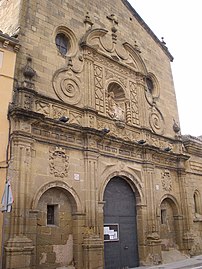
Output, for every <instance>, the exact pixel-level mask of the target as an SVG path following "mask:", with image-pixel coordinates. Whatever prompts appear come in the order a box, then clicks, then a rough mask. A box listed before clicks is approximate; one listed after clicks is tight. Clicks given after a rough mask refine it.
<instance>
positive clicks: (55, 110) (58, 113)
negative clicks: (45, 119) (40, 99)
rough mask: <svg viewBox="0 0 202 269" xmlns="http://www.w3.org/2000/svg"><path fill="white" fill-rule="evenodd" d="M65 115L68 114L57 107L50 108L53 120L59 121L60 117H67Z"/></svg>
mask: <svg viewBox="0 0 202 269" xmlns="http://www.w3.org/2000/svg"><path fill="white" fill-rule="evenodd" d="M67 114H68V113H67V110H66V109H64V108H62V107H59V106H54V105H53V106H52V117H53V118H54V119H59V118H60V117H62V116H67Z"/></svg>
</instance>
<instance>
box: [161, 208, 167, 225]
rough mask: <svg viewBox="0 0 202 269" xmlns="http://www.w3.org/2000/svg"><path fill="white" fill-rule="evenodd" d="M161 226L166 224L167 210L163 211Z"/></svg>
mask: <svg viewBox="0 0 202 269" xmlns="http://www.w3.org/2000/svg"><path fill="white" fill-rule="evenodd" d="M161 224H166V209H161Z"/></svg>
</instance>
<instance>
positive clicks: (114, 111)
mask: <svg viewBox="0 0 202 269" xmlns="http://www.w3.org/2000/svg"><path fill="white" fill-rule="evenodd" d="M108 114H109V116H110V117H111V118H112V119H114V120H118V121H124V120H125V108H124V103H123V104H122V106H121V104H120V103H119V102H116V101H115V96H114V92H109V94H108Z"/></svg>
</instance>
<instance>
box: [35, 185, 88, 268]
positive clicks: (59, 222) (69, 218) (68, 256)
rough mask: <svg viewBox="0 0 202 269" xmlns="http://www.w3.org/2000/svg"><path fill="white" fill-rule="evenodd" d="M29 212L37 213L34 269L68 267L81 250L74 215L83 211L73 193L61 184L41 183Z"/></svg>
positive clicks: (76, 196) (76, 220)
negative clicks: (35, 268)
mask: <svg viewBox="0 0 202 269" xmlns="http://www.w3.org/2000/svg"><path fill="white" fill-rule="evenodd" d="M32 210H33V211H34V212H37V213H36V239H35V240H36V252H35V255H36V259H35V260H36V267H37V268H38V269H43V268H49V267H51V268H52V267H54V268H55V267H60V268H69V267H72V266H73V264H74V262H75V261H77V256H78V255H77V253H78V252H79V251H81V247H80V246H79V245H78V237H79V233H81V231H78V230H79V228H78V226H79V225H78V219H77V217H76V216H77V214H78V215H80V217H81V215H82V212H83V211H82V205H81V202H80V199H79V197H78V195H77V194H76V192H75V191H74V190H73V189H72V188H70V187H69V186H68V185H67V184H66V183H64V182H60V181H54V182H50V183H48V184H45V185H43V186H42V187H41V188H40V189H39V190H38V191H37V193H36V195H35V197H34V199H33V203H32ZM79 248H80V249H79Z"/></svg>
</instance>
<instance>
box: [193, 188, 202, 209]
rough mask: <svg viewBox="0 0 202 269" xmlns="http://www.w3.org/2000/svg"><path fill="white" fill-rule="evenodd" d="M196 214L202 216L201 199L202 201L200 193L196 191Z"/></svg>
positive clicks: (194, 197)
mask: <svg viewBox="0 0 202 269" xmlns="http://www.w3.org/2000/svg"><path fill="white" fill-rule="evenodd" d="M193 199H194V213H197V214H201V201H200V200H201V199H200V193H199V192H198V191H197V190H196V191H195V192H194V196H193Z"/></svg>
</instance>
